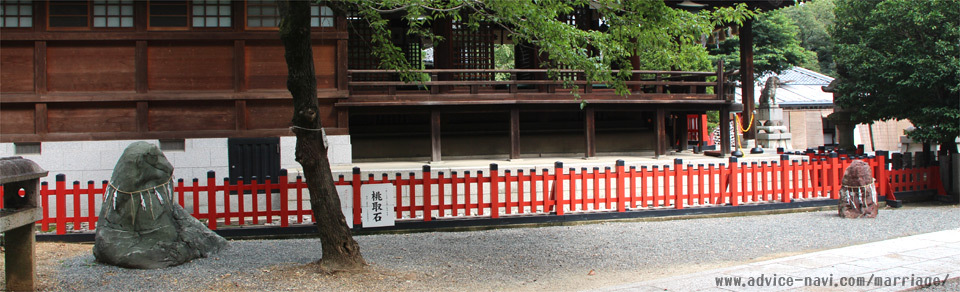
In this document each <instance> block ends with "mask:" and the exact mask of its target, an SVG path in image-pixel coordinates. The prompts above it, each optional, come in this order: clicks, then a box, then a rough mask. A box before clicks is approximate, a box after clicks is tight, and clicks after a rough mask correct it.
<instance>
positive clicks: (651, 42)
mask: <svg viewBox="0 0 960 292" xmlns="http://www.w3.org/2000/svg"><path fill="white" fill-rule="evenodd" d="M338 3H341V5H345V6H348V7H349V8H355V9H357V10H358V11H359V12H358V13H359V15H360V16H361V17H362V18H363V19H365V20H367V21H369V22H370V27H371V29H373V32H374V34H375V36H373V38H372V43H373V44H374V46H373V47H374V48H373V54H374V56H376V57H378V58H380V59H381V63H380V67H381V68H384V69H393V70H398V71H401V72H407V71H408V70H409V69H410V68H411V64H408V62H407V61H406V60H405V59H404V58H403V53H402V51H401V50H400V48H398V47H397V46H396V45H394V44H393V43H391V42H390V37H389V35H390V31H389V28H388V26H387V21H386V20H385V19H384V18H383V17H382V16H381V13H384V12H403V13H405V16H404V19H405V20H406V23H407V24H408V26H407V34H409V35H414V36H419V37H422V38H426V39H432V40H434V41H439V40H441V38H440V37H439V36H437V35H435V34H434V33H433V32H432V31H431V29H430V23H431V22H432V21H434V20H438V19H443V18H451V19H453V20H455V21H461V22H462V23H464V24H465V25H467V26H468V27H472V28H477V27H479V23H480V22H489V23H493V24H494V25H497V26H499V27H501V28H503V29H505V30H506V31H507V32H508V35H509V37H510V38H511V39H513V40H514V42H518V43H519V42H523V43H529V44H533V45H536V46H537V47H538V48H540V53H544V55H546V56H548V58H549V59H550V61H551V62H552V63H553V64H555V65H556V66H554V67H555V68H568V69H576V70H583V71H584V75H585V77H586V79H587V80H588V81H591V82H594V83H597V82H608V83H610V84H611V85H612V86H613V87H614V88H616V89H617V92H618V93H620V94H627V93H628V90H627V87H626V86H625V85H624V84H623V81H624V80H627V79H629V78H630V74H629V72H621V73H620V74H614V73H613V72H612V70H611V69H612V68H619V69H623V70H631V69H634V68H633V66H632V65H631V62H630V57H631V56H634V55H637V56H639V61H640V62H639V65H640V66H639V67H640V68H642V69H648V70H712V68H713V65H712V63H711V61H710V59H709V57H708V54H707V52H706V50H705V49H704V47H703V46H702V45H700V44H698V43H697V41H698V40H699V39H700V36H702V35H704V34H707V33H710V32H711V31H712V30H713V28H714V27H715V26H716V25H717V24H719V23H738V24H739V23H742V22H743V21H744V20H745V19H747V18H750V17H753V16H754V15H755V13H754V12H753V11H751V10H749V9H747V8H746V5H742V4H741V5H739V6H735V7H725V8H718V9H715V10H703V11H700V12H698V13H690V12H687V11H683V10H678V9H672V8H670V7H667V6H666V4H665V3H664V2H663V1H649V0H483V1H481V0H376V1H371V0H344V1H340V2H338ZM586 5H590V6H591V7H594V8H596V10H597V12H598V13H599V15H600V19H603V20H604V24H605V27H604V29H601V30H581V29H578V28H577V27H575V26H573V25H570V24H567V23H565V22H563V21H561V20H560V19H561V17H560V16H562V15H565V14H569V13H571V12H573V11H574V7H582V6H586ZM465 16H469V17H465ZM640 68H637V69H640ZM553 73H555V72H553ZM549 75H550V76H557V74H549ZM401 77H402V78H403V79H404V80H407V81H412V80H416V78H414V76H408V74H401Z"/></svg>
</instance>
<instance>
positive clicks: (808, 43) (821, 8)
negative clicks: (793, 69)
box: [782, 0, 837, 76]
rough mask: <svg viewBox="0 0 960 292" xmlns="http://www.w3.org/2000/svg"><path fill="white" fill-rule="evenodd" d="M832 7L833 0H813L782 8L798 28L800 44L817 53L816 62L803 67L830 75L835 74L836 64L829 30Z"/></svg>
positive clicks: (832, 20) (831, 23)
mask: <svg viewBox="0 0 960 292" xmlns="http://www.w3.org/2000/svg"><path fill="white" fill-rule="evenodd" d="M834 7H835V5H834V3H833V0H815V1H809V2H806V3H803V5H796V6H791V7H787V8H784V9H783V10H782V11H783V14H784V15H786V16H787V18H789V19H790V20H791V21H793V23H794V24H795V25H796V26H797V27H798V28H799V29H800V30H799V34H797V39H798V40H799V41H800V46H802V47H803V48H804V49H807V50H808V51H812V52H814V53H816V54H817V63H816V64H810V65H808V66H804V68H807V69H810V70H813V71H817V72H820V73H823V74H826V75H830V76H836V74H837V64H836V63H834V61H833V38H832V37H831V36H830V32H829V29H830V28H831V27H833V23H834V15H833V10H834Z"/></svg>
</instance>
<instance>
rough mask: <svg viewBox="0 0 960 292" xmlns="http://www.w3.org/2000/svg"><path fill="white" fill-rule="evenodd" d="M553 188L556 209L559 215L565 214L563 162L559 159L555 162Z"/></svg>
mask: <svg viewBox="0 0 960 292" xmlns="http://www.w3.org/2000/svg"><path fill="white" fill-rule="evenodd" d="M553 169H554V175H553V189H554V195H555V196H556V199H555V200H554V209H555V210H556V211H557V215H563V207H564V203H563V181H564V179H563V162H560V161H557V162H555V163H554V164H553Z"/></svg>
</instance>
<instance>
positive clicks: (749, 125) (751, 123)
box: [737, 114, 757, 133]
mask: <svg viewBox="0 0 960 292" xmlns="http://www.w3.org/2000/svg"><path fill="white" fill-rule="evenodd" d="M756 117H757V115H754V114H751V115H750V123H749V124H748V125H747V128H746V129H743V128H741V127H742V126H743V124H740V123H738V124H740V126H737V128H738V129H740V132H741V133H746V132H747V131H750V128H752V127H753V118H756ZM739 120H740V119H737V121H739Z"/></svg>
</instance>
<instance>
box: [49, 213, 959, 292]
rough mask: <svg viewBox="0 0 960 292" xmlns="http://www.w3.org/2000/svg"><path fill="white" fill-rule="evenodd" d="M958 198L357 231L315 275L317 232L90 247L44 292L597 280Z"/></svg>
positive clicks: (920, 219)
mask: <svg viewBox="0 0 960 292" xmlns="http://www.w3.org/2000/svg"><path fill="white" fill-rule="evenodd" d="M958 211H960V208H958V207H957V206H941V205H935V204H930V205H924V206H914V207H905V208H901V209H884V210H881V212H880V215H879V218H877V219H863V220H844V219H840V218H837V215H836V214H837V213H836V211H821V212H806V213H791V214H777V215H758V216H744V217H726V218H704V219H690V220H671V221H647V222H606V223H598V224H586V225H577V226H558V227H542V228H516V229H500V230H487V231H470V232H429V233H416V234H391V235H366V236H357V237H356V239H357V241H358V242H359V243H360V246H361V250H362V251H363V256H364V258H366V259H367V261H368V262H370V263H371V264H372V266H371V269H370V270H369V271H367V272H363V273H356V274H346V273H339V274H333V275H324V274H319V273H317V272H316V265H315V264H314V263H313V262H314V261H316V260H317V259H318V258H319V255H320V244H319V241H318V240H317V239H289V240H246V241H231V242H230V245H231V246H230V248H229V249H228V250H226V251H224V252H221V253H220V254H217V255H215V256H213V257H210V258H205V259H198V260H194V261H192V262H190V263H187V264H184V265H181V266H177V267H172V268H167V269H162V270H127V269H122V268H117V267H112V266H106V265H102V264H99V263H97V262H95V261H94V258H93V256H92V255H91V254H90V253H86V254H82V255H78V256H73V257H68V258H63V259H59V260H57V261H51V264H54V265H59V267H58V268H56V269H54V270H58V271H59V273H57V274H56V275H50V278H51V282H52V283H49V284H48V285H46V286H42V287H41V288H42V289H44V290H70V291H92V290H96V291H131V290H150V291H171V290H187V291H197V290H271V291H272V290H336V291H343V290H350V291H371V290H372V291H384V290H389V291H424V290H426V291H464V290H466V291H476V290H483V291H489V290H511V291H512V290H546V289H549V290H564V291H565V290H579V289H589V288H599V287H603V286H610V285H618V284H624V283H629V282H637V281H643V280H650V279H655V278H661V277H666V276H671V275H675V274H679V273H690V272H696V271H700V270H707V269H713V268H719V267H724V266H730V265H737V264H743V263H747V262H753V261H758V260H764V259H769V258H775V257H782V256H788V255H793V254H797V253H801V252H810V251H815V250H822V249H829V248H836V247H842V246H848V245H853V244H860V243H865V242H871V241H878V240H884V239H890V238H896V237H902V236H908V235H914V234H920V233H927V232H933V231H940V230H947V229H955V228H960V220H958V219H960V212H958Z"/></svg>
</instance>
